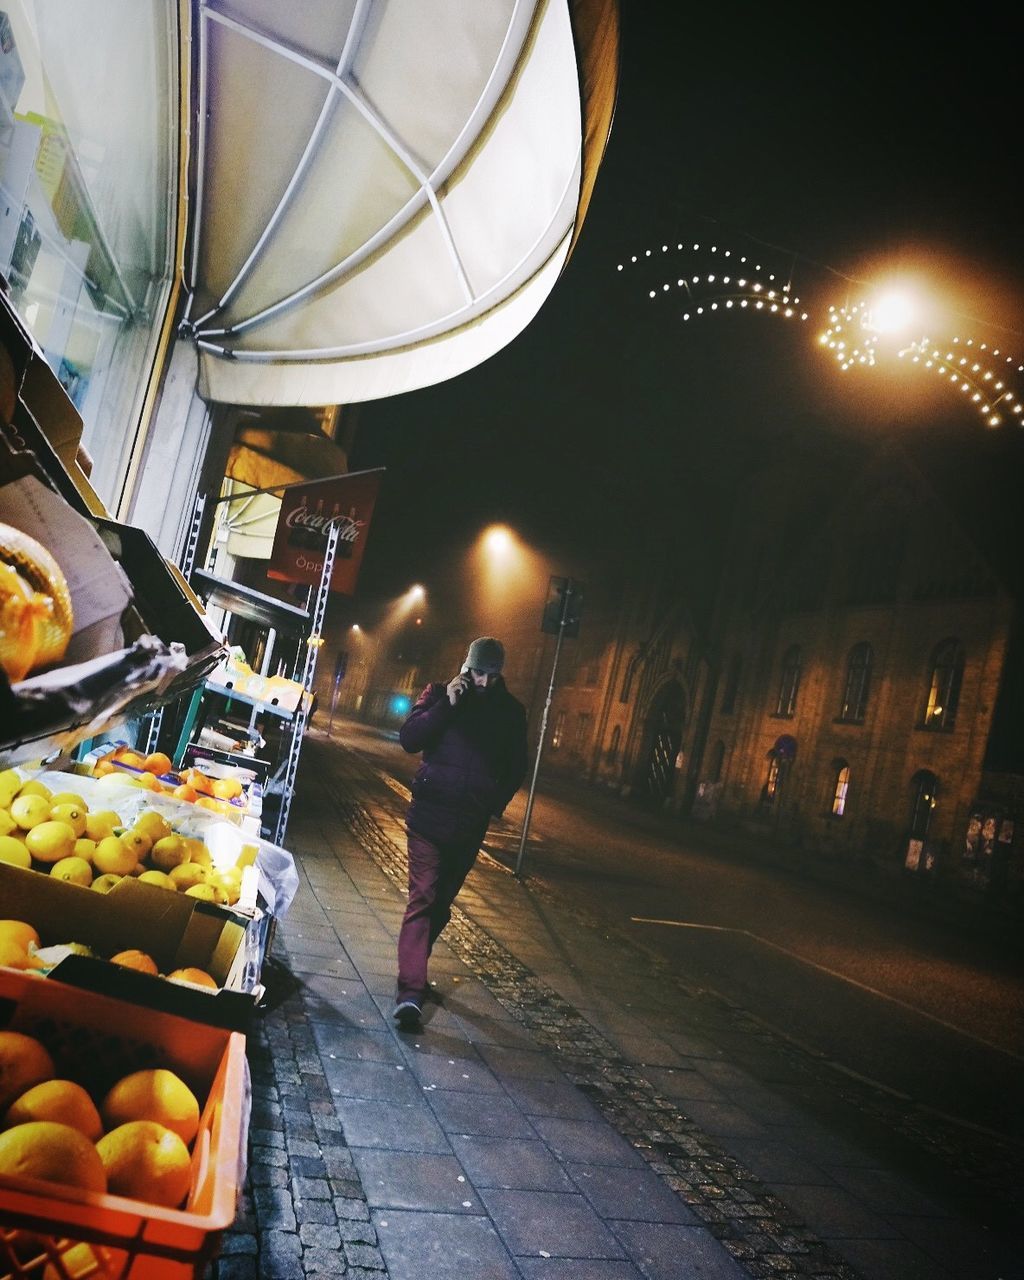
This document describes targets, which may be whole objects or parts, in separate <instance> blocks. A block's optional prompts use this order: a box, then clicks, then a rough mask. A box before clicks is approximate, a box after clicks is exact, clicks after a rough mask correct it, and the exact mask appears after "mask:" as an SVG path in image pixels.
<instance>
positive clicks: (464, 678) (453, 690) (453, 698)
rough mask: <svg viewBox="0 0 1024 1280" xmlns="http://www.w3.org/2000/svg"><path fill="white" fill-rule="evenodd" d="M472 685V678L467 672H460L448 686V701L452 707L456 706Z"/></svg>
mask: <svg viewBox="0 0 1024 1280" xmlns="http://www.w3.org/2000/svg"><path fill="white" fill-rule="evenodd" d="M472 683H473V677H472V676H471V675H470V674H469V672H468V671H460V672H459V674H458V675H457V676H456V677H455V679H454V680H451V681H449V684H448V701H449V702H450V703H451V704H452V706H453V707H454V706H456V705H457V703H458V701H459V699H460V698H461V697H462V695H463V694H464V693H465V692H466V691H467V689H469V687H470V685H471V684H472Z"/></svg>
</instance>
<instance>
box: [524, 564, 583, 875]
mask: <svg viewBox="0 0 1024 1280" xmlns="http://www.w3.org/2000/svg"><path fill="white" fill-rule="evenodd" d="M571 598H572V579H571V578H570V579H569V580H568V582H567V583H566V587H565V595H564V596H563V597H562V613H561V616H560V617H559V619H558V638H557V639H556V641H555V657H554V661H553V662H552V663H551V680H550V682H549V684H548V693H547V697H546V698H545V699H544V712H543V714H542V715H541V718H540V737H539V738H538V739H537V755H536V757H535V758H534V761H533V777H532V778H531V779H530V791H529V794H528V795H527V797H526V813H525V815H524V817H523V830H522V834H521V835H520V837H519V853H518V855H517V857H516V869H515V876H516V878H517V879H519V878H521V876H522V870H523V861H524V859H525V857H526V840H527V836H528V835H529V833H530V818H531V817H532V816H533V800H534V795H535V793H536V790H537V774H538V773H539V772H540V757H541V753H542V752H543V750H544V740H545V739H546V738H547V735H548V712H549V711H550V710H551V699H552V698H553V697H554V694H555V676H556V674H557V672H558V659H559V656H560V655H561V652H562V637H563V636H564V635H565V620H566V617H567V616H568V613H569V601H570V599H571Z"/></svg>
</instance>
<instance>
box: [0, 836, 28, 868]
mask: <svg viewBox="0 0 1024 1280" xmlns="http://www.w3.org/2000/svg"><path fill="white" fill-rule="evenodd" d="M0 862H7V863H10V865H11V866H12V867H25V868H26V870H27V869H28V868H30V867H31V866H32V855H31V854H30V853H29V851H28V850H27V849H26V848H25V846H24V844H23V843H22V841H20V840H15V838H14V836H0Z"/></svg>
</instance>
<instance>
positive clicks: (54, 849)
mask: <svg viewBox="0 0 1024 1280" xmlns="http://www.w3.org/2000/svg"><path fill="white" fill-rule="evenodd" d="M25 847H26V848H27V849H28V851H29V853H30V854H31V855H32V857H33V858H36V859H37V860H38V861H39V862H59V861H60V859H61V858H69V857H70V856H71V854H72V853H73V852H74V848H75V833H74V830H73V829H72V828H71V827H69V826H68V824H67V823H66V822H50V821H49V820H47V821H46V822H40V823H39V824H38V825H37V826H34V827H33V828H32V830H31V831H29V832H28V833H27V834H26V836H25Z"/></svg>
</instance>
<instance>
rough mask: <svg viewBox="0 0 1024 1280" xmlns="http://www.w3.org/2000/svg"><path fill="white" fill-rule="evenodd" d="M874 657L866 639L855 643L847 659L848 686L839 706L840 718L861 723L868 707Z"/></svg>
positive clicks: (852, 722)
mask: <svg viewBox="0 0 1024 1280" xmlns="http://www.w3.org/2000/svg"><path fill="white" fill-rule="evenodd" d="M873 657H874V655H873V653H872V651H871V646H870V645H869V644H868V643H867V641H866V640H862V641H861V643H860V644H855V645H854V646H853V648H852V649H851V650H850V654H849V657H848V658H847V661H846V686H845V688H844V689H843V701H842V705H841V706H840V708H839V719H840V720H845V721H847V722H848V723H851V724H861V723H862V722H863V720H864V716H865V714H866V713H867V709H868V694H869V692H870V687H871V662H872V658H873Z"/></svg>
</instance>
